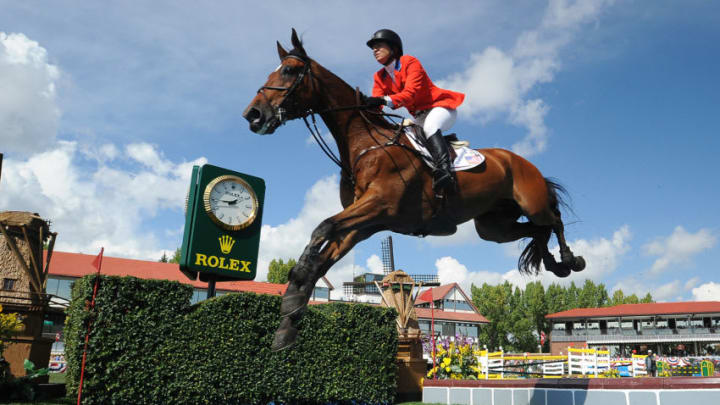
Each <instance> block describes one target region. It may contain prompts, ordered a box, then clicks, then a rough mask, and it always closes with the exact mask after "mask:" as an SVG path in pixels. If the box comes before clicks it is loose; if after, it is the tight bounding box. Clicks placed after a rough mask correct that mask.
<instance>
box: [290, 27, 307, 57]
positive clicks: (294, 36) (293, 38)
mask: <svg viewBox="0 0 720 405" xmlns="http://www.w3.org/2000/svg"><path fill="white" fill-rule="evenodd" d="M290 42H291V43H292V44H293V46H294V47H295V49H296V50H298V51H299V52H300V53H301V54H302V55H303V56H307V53H305V48H303V44H302V42H301V41H300V39H299V38H298V35H297V31H295V28H293V29H292V35H291V36H290Z"/></svg>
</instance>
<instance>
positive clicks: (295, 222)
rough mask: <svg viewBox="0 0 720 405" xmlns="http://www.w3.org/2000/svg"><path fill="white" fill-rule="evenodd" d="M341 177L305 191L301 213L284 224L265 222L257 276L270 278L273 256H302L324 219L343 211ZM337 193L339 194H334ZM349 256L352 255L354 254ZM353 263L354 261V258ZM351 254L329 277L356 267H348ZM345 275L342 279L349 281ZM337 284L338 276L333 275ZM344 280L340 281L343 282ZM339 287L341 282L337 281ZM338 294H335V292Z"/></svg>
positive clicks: (316, 184)
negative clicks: (269, 271)
mask: <svg viewBox="0 0 720 405" xmlns="http://www.w3.org/2000/svg"><path fill="white" fill-rule="evenodd" d="M338 183H339V180H338V177H337V176H336V175H334V176H329V177H326V178H323V179H321V180H319V181H318V182H317V183H315V184H314V185H313V186H312V187H311V188H310V190H308V192H307V193H306V194H305V204H304V205H303V207H302V209H301V210H300V213H299V214H298V215H297V216H296V217H295V218H292V219H290V220H289V221H288V222H286V223H284V224H280V225H277V226H271V225H263V227H262V232H261V234H260V256H259V258H258V272H257V280H259V281H264V280H266V279H267V268H268V265H269V263H270V261H272V260H273V259H278V258H281V259H296V260H297V259H298V258H299V257H300V255H301V254H302V251H303V249H304V248H305V245H307V243H308V242H309V241H310V234H311V233H312V231H313V230H314V229H315V227H317V226H318V225H319V224H320V222H322V221H323V220H324V219H326V218H328V217H330V216H332V215H335V214H337V213H338V212H340V211H342V205H341V204H340V197H339V195H340V194H339V185H338ZM333 196H335V198H333ZM348 256H350V257H352V256H351V254H349V255H348ZM349 263H352V261H350V262H349ZM347 265H348V260H347V256H346V258H345V259H343V260H341V261H340V262H339V263H337V264H336V265H335V266H333V268H332V269H331V270H330V271H329V273H328V277H330V276H331V275H332V274H333V273H337V272H338V271H337V270H338V269H339V268H341V267H345V271H344V272H345V273H347V272H350V274H352V270H353V269H352V267H349V268H348V267H347ZM349 278H352V276H351V277H348V278H345V279H344V280H342V281H347V280H348V279H349ZM329 279H330V280H331V282H333V284H335V280H337V278H336V277H334V276H332V278H329ZM342 281H341V282H340V285H342ZM336 287H337V285H336ZM333 296H334V295H333Z"/></svg>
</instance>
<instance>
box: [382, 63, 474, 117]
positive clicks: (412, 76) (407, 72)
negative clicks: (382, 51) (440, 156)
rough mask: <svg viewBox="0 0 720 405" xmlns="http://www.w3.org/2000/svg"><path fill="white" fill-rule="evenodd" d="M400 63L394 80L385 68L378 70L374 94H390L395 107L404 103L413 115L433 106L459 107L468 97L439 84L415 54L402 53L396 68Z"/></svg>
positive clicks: (403, 105)
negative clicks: (431, 77) (434, 81)
mask: <svg viewBox="0 0 720 405" xmlns="http://www.w3.org/2000/svg"><path fill="white" fill-rule="evenodd" d="M398 65H399V70H395V81H393V79H392V77H390V75H389V74H388V73H387V72H386V71H385V68H382V69H380V70H378V71H377V73H375V83H374V85H373V91H372V95H373V97H383V96H390V99H391V100H392V102H393V108H400V107H405V108H407V109H408V111H410V114H412V115H415V114H417V113H418V112H420V111H423V110H428V109H430V108H433V107H445V108H451V109H456V108H458V106H459V105H460V104H462V102H463V100H465V95H464V94H462V93H458V92H455V91H450V90H445V89H441V88H439V87H436V86H435V85H434V84H433V82H432V80H430V77H429V76H428V74H427V73H426V72H425V69H423V67H422V65H421V64H420V61H419V60H417V59H416V58H414V57H412V56H410V55H403V56H401V57H400V63H399V64H396V65H395V69H398Z"/></svg>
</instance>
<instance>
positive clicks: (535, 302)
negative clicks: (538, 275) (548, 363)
mask: <svg viewBox="0 0 720 405" xmlns="http://www.w3.org/2000/svg"><path fill="white" fill-rule="evenodd" d="M524 301H525V310H526V311H527V315H528V317H529V318H531V319H532V321H533V331H534V334H533V336H534V338H535V341H534V346H533V347H532V348H530V350H528V351H535V350H534V349H536V348H537V344H538V342H539V339H540V334H541V333H542V332H545V333H546V334H549V333H550V322H548V321H547V319H545V316H546V315H547V314H548V302H547V299H546V294H545V287H543V285H542V283H540V282H539V281H536V282H534V283H528V285H526V286H525V292H524Z"/></svg>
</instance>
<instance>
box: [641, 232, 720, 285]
mask: <svg viewBox="0 0 720 405" xmlns="http://www.w3.org/2000/svg"><path fill="white" fill-rule="evenodd" d="M715 242H717V237H716V236H715V235H713V234H712V232H710V230H709V229H700V230H699V231H697V232H695V233H689V232H687V231H686V230H685V229H684V228H683V227H682V226H678V227H676V228H675V230H674V231H673V233H672V234H671V235H670V236H668V237H666V238H659V239H657V240H655V241H654V242H651V243H648V244H647V245H645V246H643V249H644V250H645V252H646V253H647V254H648V255H651V256H659V257H658V258H657V260H655V262H654V263H653V265H652V268H651V269H650V272H651V273H652V274H659V273H662V272H663V271H665V270H667V269H668V268H669V267H670V266H671V265H685V264H688V263H690V262H691V261H692V258H693V256H695V255H696V254H698V253H700V252H702V251H704V250H707V249H710V248H712V247H713V246H715Z"/></svg>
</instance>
